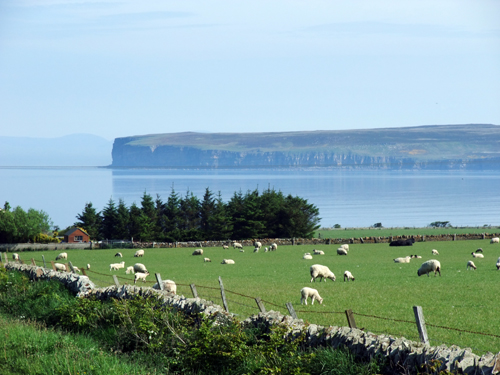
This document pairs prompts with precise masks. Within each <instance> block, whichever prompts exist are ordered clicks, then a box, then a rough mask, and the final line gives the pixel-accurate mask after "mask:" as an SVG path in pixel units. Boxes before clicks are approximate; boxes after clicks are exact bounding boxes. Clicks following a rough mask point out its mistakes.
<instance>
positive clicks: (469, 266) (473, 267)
mask: <svg viewBox="0 0 500 375" xmlns="http://www.w3.org/2000/svg"><path fill="white" fill-rule="evenodd" d="M467 269H468V270H469V269H474V270H475V269H477V267H476V265H475V264H474V262H473V261H472V260H469V261H468V262H467Z"/></svg>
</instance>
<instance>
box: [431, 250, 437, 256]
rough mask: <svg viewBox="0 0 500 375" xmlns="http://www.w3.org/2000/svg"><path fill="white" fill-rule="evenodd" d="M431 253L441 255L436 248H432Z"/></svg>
mask: <svg viewBox="0 0 500 375" xmlns="http://www.w3.org/2000/svg"><path fill="white" fill-rule="evenodd" d="M431 253H432V255H439V251H437V250H436V249H432V251H431Z"/></svg>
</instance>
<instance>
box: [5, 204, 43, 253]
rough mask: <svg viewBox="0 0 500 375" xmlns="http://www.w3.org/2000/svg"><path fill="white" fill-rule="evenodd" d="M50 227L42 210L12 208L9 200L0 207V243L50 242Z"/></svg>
mask: <svg viewBox="0 0 500 375" xmlns="http://www.w3.org/2000/svg"><path fill="white" fill-rule="evenodd" d="M51 228H52V221H51V220H50V217H49V215H48V214H47V213H46V212H44V211H43V210H40V211H38V210H35V209H34V208H30V209H29V210H28V211H24V210H23V209H22V208H21V207H20V206H17V207H15V208H14V209H12V208H11V207H10V204H9V202H5V204H4V206H3V209H2V208H0V243H25V242H51V237H50V236H49V233H51Z"/></svg>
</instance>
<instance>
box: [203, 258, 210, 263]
mask: <svg viewBox="0 0 500 375" xmlns="http://www.w3.org/2000/svg"><path fill="white" fill-rule="evenodd" d="M203 261H204V262H211V260H210V258H203Z"/></svg>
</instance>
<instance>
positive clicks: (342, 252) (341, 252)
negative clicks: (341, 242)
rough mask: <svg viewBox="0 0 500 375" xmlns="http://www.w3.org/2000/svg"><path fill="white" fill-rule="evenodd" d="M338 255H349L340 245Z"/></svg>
mask: <svg viewBox="0 0 500 375" xmlns="http://www.w3.org/2000/svg"><path fill="white" fill-rule="evenodd" d="M337 255H347V250H346V249H344V248H342V247H339V248H338V249H337Z"/></svg>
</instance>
